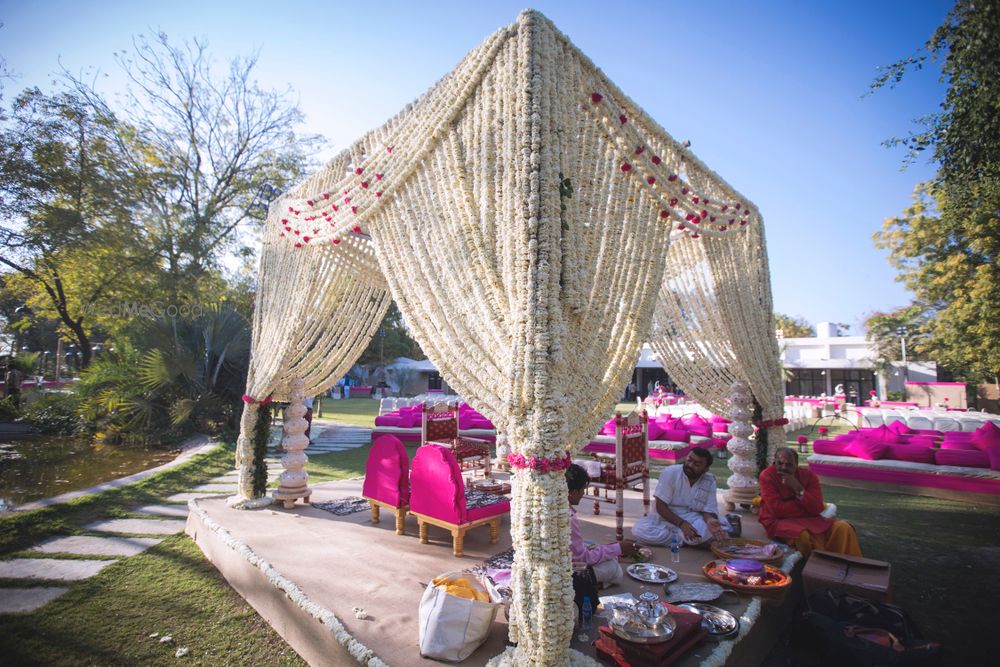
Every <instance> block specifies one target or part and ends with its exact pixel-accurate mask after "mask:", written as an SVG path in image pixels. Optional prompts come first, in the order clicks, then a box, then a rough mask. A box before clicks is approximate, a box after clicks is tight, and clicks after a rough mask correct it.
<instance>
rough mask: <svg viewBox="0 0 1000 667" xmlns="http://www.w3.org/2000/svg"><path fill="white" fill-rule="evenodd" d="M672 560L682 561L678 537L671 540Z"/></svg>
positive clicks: (674, 561) (675, 561)
mask: <svg viewBox="0 0 1000 667" xmlns="http://www.w3.org/2000/svg"><path fill="white" fill-rule="evenodd" d="M670 562H671V563H679V562H681V543H680V540H678V539H677V538H676V537H675V538H674V539H673V540H672V541H671V542H670Z"/></svg>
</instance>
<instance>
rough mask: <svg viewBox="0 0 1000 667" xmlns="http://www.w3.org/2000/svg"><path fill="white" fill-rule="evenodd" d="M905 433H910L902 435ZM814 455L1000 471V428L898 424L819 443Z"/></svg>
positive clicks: (992, 425) (855, 432)
mask: <svg viewBox="0 0 1000 667" xmlns="http://www.w3.org/2000/svg"><path fill="white" fill-rule="evenodd" d="M896 424H899V425H900V426H896ZM894 427H895V428H894ZM903 429H906V431H909V432H908V433H907V432H901V431H902V430H903ZM813 451H814V452H816V453H817V454H827V455H830V456H853V457H856V458H860V459H864V460H867V461H878V460H881V459H885V460H890V461H911V462H913V463H925V464H936V465H949V466H962V467H967V468H990V469H992V470H1000V428H997V426H995V425H994V424H993V423H992V422H987V423H986V424H985V425H983V426H981V427H980V428H978V429H977V430H975V431H973V432H960V431H947V432H945V433H940V432H938V431H926V430H924V431H919V430H918V431H914V430H913V429H908V428H907V427H906V426H905V425H904V424H901V423H900V422H894V423H893V424H890V425H889V426H880V427H878V428H872V429H859V430H858V431H854V432H852V433H846V434H842V435H839V436H837V437H836V438H834V439H833V440H816V441H815V442H813Z"/></svg>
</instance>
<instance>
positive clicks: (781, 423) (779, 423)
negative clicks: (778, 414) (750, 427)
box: [757, 417, 788, 429]
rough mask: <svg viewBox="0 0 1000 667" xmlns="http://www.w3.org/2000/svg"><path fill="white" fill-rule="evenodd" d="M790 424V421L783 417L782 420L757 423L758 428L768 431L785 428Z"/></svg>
mask: <svg viewBox="0 0 1000 667" xmlns="http://www.w3.org/2000/svg"><path fill="white" fill-rule="evenodd" d="M787 423H788V420H787V419H785V418H784V417H782V418H781V419H765V420H761V421H759V422H757V428H760V429H766V428H771V427H774V426H784V425H785V424H787Z"/></svg>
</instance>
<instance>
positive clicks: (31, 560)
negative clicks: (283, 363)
mask: <svg viewBox="0 0 1000 667" xmlns="http://www.w3.org/2000/svg"><path fill="white" fill-rule="evenodd" d="M313 428H314V430H313V444H311V445H310V446H309V448H308V449H307V450H306V453H307V454H320V453H327V452H341V451H345V450H347V449H354V448H357V447H361V446H364V445H367V444H368V443H369V442H370V440H371V429H366V428H362V427H358V426H346V425H342V424H335V423H332V422H322V423H316V424H315V425H314V427H313ZM279 457H280V452H279V450H278V449H277V448H274V449H273V450H272V452H271V453H270V454H269V455H268V457H267V459H266V461H267V464H268V465H267V472H268V474H267V479H268V485H269V486H272V485H273V484H274V483H275V482H276V481H277V480H278V476H279V475H280V473H281V470H282V467H281V460H280V458H279ZM160 469H162V466H161V468H157V469H154V470H156V471H159V470H160ZM147 472H150V471H147ZM150 474H151V473H150ZM139 475H141V477H140V479H142V478H145V477H148V476H149V475H148V474H145V473H139ZM238 478H239V473H238V471H236V470H231V471H229V472H227V473H225V474H223V475H220V476H218V477H215V478H213V479H212V480H210V481H209V482H208V483H206V484H200V485H198V486H195V487H193V488H192V489H190V490H189V491H185V492H183V493H176V494H174V495H172V496H169V497H167V498H165V499H164V502H163V503H162V504H154V505H144V506H142V507H136V508H134V509H133V510H132V511H133V512H134V513H135V515H136V516H135V517H134V518H114V519H103V520H100V521H95V522H93V523H90V524H87V525H86V526H83V530H84V531H86V532H87V533H89V534H87V535H54V536H52V537H49V538H47V539H45V540H42V541H41V542H39V543H38V544H36V545H35V546H33V547H30V548H29V549H27V550H26V552H27V554H26V555H30V556H34V557H21V558H11V559H8V560H0V579H21V580H29V581H31V582H34V581H38V582H39V583H43V582H44V583H45V584H46V585H39V586H31V587H27V588H0V613H20V612H31V611H34V610H36V609H38V608H39V607H42V606H44V605H45V604H48V603H49V602H50V601H51V600H55V599H56V598H58V597H59V596H60V595H63V594H64V593H66V592H67V591H69V588H68V587H67V586H56V585H53V584H55V583H65V582H73V581H80V580H82V579H87V578H89V577H92V576H94V575H95V574H97V573H98V572H100V571H101V570H103V569H104V568H105V567H108V566H109V565H111V564H113V563H116V562H118V560H119V559H121V558H128V557H129V556H134V555H136V554H140V553H142V552H143V551H145V550H146V549H148V548H150V547H152V546H155V545H157V544H159V543H160V542H162V541H163V540H164V539H165V538H166V537H167V536H169V535H176V534H177V533H180V532H181V531H183V530H184V525H185V521H186V519H187V514H188V508H187V501H188V500H190V499H192V498H203V497H205V496H212V495H227V496H228V495H233V494H235V493H236V488H237V481H238ZM116 481H117V482H121V481H122V480H116ZM133 481H136V480H133ZM115 486H120V484H115ZM102 487H104V488H113V487H111V486H107V485H102ZM102 487H94V490H95V491H101V490H104V488H102ZM91 492H94V491H91ZM46 504H52V503H45V502H44V501H43V502H42V503H41V504H40V505H39V506H44V505H46ZM19 509H20V508H19ZM66 555H72V556H74V558H60V556H66Z"/></svg>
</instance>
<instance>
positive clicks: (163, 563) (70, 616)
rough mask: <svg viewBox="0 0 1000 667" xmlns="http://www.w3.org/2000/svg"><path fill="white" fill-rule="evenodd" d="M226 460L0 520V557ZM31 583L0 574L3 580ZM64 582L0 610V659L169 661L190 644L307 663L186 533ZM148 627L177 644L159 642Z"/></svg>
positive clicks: (211, 653) (207, 654) (208, 653)
mask: <svg viewBox="0 0 1000 667" xmlns="http://www.w3.org/2000/svg"><path fill="white" fill-rule="evenodd" d="M232 467H233V446H232V445H231V444H230V445H227V446H222V447H219V448H217V449H215V450H213V451H211V452H208V453H206V454H203V455H200V456H198V457H195V458H194V459H192V460H191V461H189V462H187V463H185V464H183V465H181V466H179V467H177V468H175V469H173V470H170V471H167V472H164V473H161V474H159V475H155V476H153V477H150V478H149V479H147V480H144V481H143V482H140V483H138V484H133V485H130V486H127V487H122V488H120V489H115V490H112V491H108V492H105V493H103V494H100V495H94V496H88V497H84V498H80V499H77V500H75V501H73V502H71V503H67V504H65V505H56V506H53V507H49V508H46V509H42V510H36V511H33V512H24V513H20V514H15V515H12V516H8V517H3V518H0V556H2V557H4V558H10V557H14V556H17V557H30V556H33V555H35V554H31V553H24V552H20V551H19V550H22V549H26V548H27V547H29V546H31V545H33V544H35V543H36V542H38V541H39V540H41V539H43V538H45V537H48V536H50V535H56V534H63V535H72V534H85V532H86V531H84V530H83V529H82V528H81V526H83V525H85V524H86V523H88V522H90V521H93V520H96V519H99V518H102V517H126V516H135V515H134V514H133V513H132V509H133V508H134V507H136V506H139V505H143V504H149V503H157V502H162V501H163V498H165V497H166V496H169V495H172V494H174V493H178V492H181V491H186V490H188V489H190V488H191V487H192V486H194V485H195V484H200V483H204V482H207V481H208V480H209V479H211V478H212V477H215V476H217V475H220V474H222V473H223V472H225V471H227V470H231V469H232ZM33 583H42V584H44V583H45V582H33ZM27 585H30V584H28V583H26V582H25V581H23V580H2V579H0V587H4V586H6V587H23V586H27ZM55 585H66V584H59V583H58V582H55ZM68 586H69V588H70V591H69V592H68V593H67V594H65V595H64V596H62V597H61V598H59V599H57V600H55V601H53V602H51V603H49V604H48V605H46V606H44V607H42V608H41V609H39V610H38V611H36V612H34V613H30V614H4V615H0V656H3V657H2V659H0V660H2V662H3V664H5V665H67V666H70V665H73V666H75V665H175V664H177V662H178V659H177V658H176V657H175V656H174V652H175V651H176V650H177V649H178V648H179V647H181V646H186V647H188V649H189V651H190V653H189V654H188V657H187V658H184V660H185V661H187V662H189V663H190V664H195V665H206V666H208V665H220V664H242V665H251V664H253V665H304V664H305V663H304V662H303V661H302V660H301V659H300V658H299V657H298V655H297V654H296V653H295V652H294V651H292V650H291V649H290V648H289V647H288V645H287V644H286V643H285V642H284V641H283V640H282V639H281V637H279V636H278V634H277V633H276V632H274V630H273V629H271V627H270V626H269V625H267V623H265V622H264V621H263V619H261V618H260V616H259V615H258V614H257V613H256V612H255V611H254V610H253V608H252V607H250V605H248V604H247V603H246V602H245V601H244V600H243V598H241V597H240V596H239V595H238V594H237V593H236V592H235V591H234V590H233V589H232V588H230V587H229V585H228V584H227V583H226V581H225V580H224V579H223V578H222V576H221V575H220V574H219V573H218V571H217V570H216V569H215V567H214V566H213V565H212V564H211V563H209V562H208V561H207V560H206V559H205V557H204V556H203V555H202V553H201V551H200V550H199V549H198V547H197V546H196V545H195V544H194V542H192V541H191V540H190V539H189V538H188V537H187V536H185V535H175V536H172V537H169V538H167V539H165V540H164V541H163V542H161V543H160V544H159V545H157V546H155V547H153V548H151V549H149V550H148V551H146V552H144V553H142V554H140V555H138V556H132V557H131V558H125V559H122V560H121V561H120V562H118V563H115V564H114V565H111V566H109V567H107V568H105V569H104V570H102V571H101V572H100V573H98V574H97V575H95V576H93V577H91V578H90V579H87V580H85V581H80V582H73V583H69V584H68ZM152 633H159V634H160V635H161V636H162V635H170V636H172V637H173V640H174V641H173V642H172V643H169V644H161V643H160V641H159V638H150V637H149V635H150V634H152Z"/></svg>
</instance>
